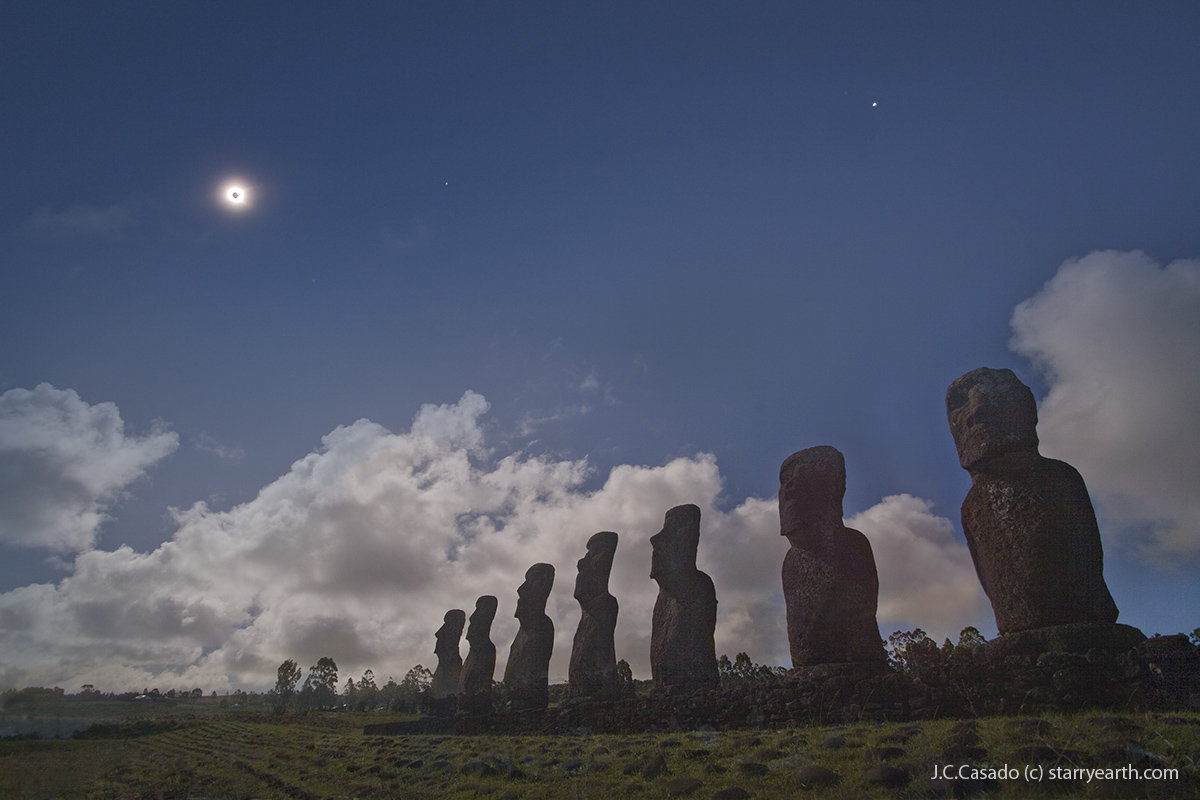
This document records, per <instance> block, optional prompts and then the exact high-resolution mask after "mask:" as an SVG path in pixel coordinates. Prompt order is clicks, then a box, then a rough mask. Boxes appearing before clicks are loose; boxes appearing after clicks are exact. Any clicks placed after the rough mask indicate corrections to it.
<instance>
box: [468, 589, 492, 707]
mask: <svg viewBox="0 0 1200 800" xmlns="http://www.w3.org/2000/svg"><path fill="white" fill-rule="evenodd" d="M498 605H499V601H498V600H497V599H496V598H495V597H493V596H492V595H490V594H485V595H483V596H481V597H480V598H479V599H478V600H476V601H475V613H473V614H471V620H470V625H468V626H467V643H468V644H470V646H471V649H470V650H468V651H467V660H466V661H465V662H464V663H463V668H462V676H461V680H460V681H459V685H458V693H459V699H458V709H459V711H462V712H464V713H467V714H487V713H489V712H490V711H491V710H492V680H493V679H494V677H495V674H496V645H494V644H492V640H491V631H492V620H494V619H495V618H496V608H497V606H498Z"/></svg>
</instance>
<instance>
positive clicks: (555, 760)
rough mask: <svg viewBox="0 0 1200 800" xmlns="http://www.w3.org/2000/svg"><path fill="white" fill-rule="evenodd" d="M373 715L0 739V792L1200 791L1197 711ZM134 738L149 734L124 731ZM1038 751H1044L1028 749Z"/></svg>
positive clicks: (843, 794)
mask: <svg viewBox="0 0 1200 800" xmlns="http://www.w3.org/2000/svg"><path fill="white" fill-rule="evenodd" d="M368 719H369V720H370V721H380V717H379V715H369V716H367V715H357V714H337V715H310V716H309V717H307V718H304V719H301V720H297V721H293V722H284V723H280V722H272V721H269V720H268V719H266V718H258V719H254V718H249V717H247V718H241V719H239V718H234V717H216V718H208V719H193V720H184V721H181V722H179V723H178V724H171V723H170V722H162V723H160V724H158V725H157V726H155V728H156V729H153V732H149V733H147V732H146V730H147V728H148V727H150V726H147V725H146V724H145V723H143V724H142V727H141V728H140V729H129V728H125V729H116V730H112V731H109V733H110V734H111V735H112V736H113V737H114V738H98V739H77V740H42V741H19V740H7V741H0V797H5V798H48V797H55V798H131V797H145V798H155V797H161V798H176V797H177V798H201V797H207V798H226V797H229V798H239V797H240V798H249V797H258V798H264V800H265V798H282V797H301V798H303V797H317V798H339V797H347V798H349V797H357V798H390V797H396V798H400V797H403V798H411V797H450V798H467V797H472V798H473V797H492V798H505V799H506V800H516V798H564V797H567V798H573V797H578V798H611V797H651V798H657V797H671V796H689V797H696V798H712V797H714V796H718V797H720V796H722V795H720V794H719V793H720V792H722V791H726V792H727V795H726V796H728V797H759V798H775V797H793V796H804V797H813V798H869V797H929V796H952V795H950V794H944V792H946V791H949V790H950V789H951V788H952V787H946V786H938V785H936V784H931V782H930V780H929V778H930V775H931V774H932V772H933V769H934V765H935V764H943V763H952V764H955V765H957V764H964V763H968V764H973V765H991V766H1001V765H1003V764H1005V763H1007V764H1009V765H1010V766H1016V767H1018V768H1021V767H1024V765H1025V764H1028V763H1032V761H1034V760H1036V759H1037V758H1043V759H1059V760H1060V761H1061V763H1062V764H1070V763H1077V764H1085V765H1091V766H1096V765H1099V764H1101V763H1104V764H1111V765H1114V766H1116V765H1123V764H1125V763H1138V762H1139V761H1140V762H1141V764H1142V765H1143V766H1145V765H1148V764H1153V763H1158V764H1163V765H1167V766H1171V767H1177V768H1179V769H1180V771H1181V778H1180V779H1179V780H1175V781H1165V780H1163V781H1154V782H1142V783H1137V784H1128V783H1126V784H1120V785H1118V784H1115V783H1112V782H1107V781H1097V782H1093V783H1092V784H1090V785H1089V784H1082V783H1062V782H1059V783H1053V784H1052V783H1049V782H1044V783H1041V784H1030V783H1026V782H1025V781H1024V780H1014V781H1001V782H999V783H992V784H979V785H976V786H974V787H973V788H975V789H978V790H985V791H987V792H989V793H993V792H1000V793H1001V794H1000V796H1004V797H1050V796H1063V797H1091V796H1095V797H1114V796H1120V797H1125V796H1131V797H1144V796H1150V797H1200V768H1198V766H1197V760H1198V759H1200V715H1196V714H1121V715H1112V714H1103V715H1075V716H1047V717H1043V718H1036V719H1034V718H989V719H982V720H978V721H976V722H968V723H962V722H955V721H935V722H926V723H912V724H909V723H896V724H859V725H847V726H825V727H811V728H794V729H787V730H780V731H734V732H727V733H712V732H708V733H705V732H688V733H677V734H630V735H596V736H591V735H580V736H563V737H537V736H529V737H503V736H462V737H452V736H411V737H381V736H364V735H363V734H362V733H361V724H362V723H363V722H364V721H366V720H368ZM130 733H139V734H140V735H135V736H129V737H128V738H120V737H121V736H122V735H127V734H130ZM1031 747H1032V748H1040V750H1038V751H1035V752H1029V751H1025V752H1022V748H1031ZM954 748H958V749H957V750H955V749H954ZM970 748H975V749H973V750H972V749H970ZM660 756H661V760H660V759H659V757H660ZM814 764H817V765H820V766H823V767H826V768H828V769H829V770H832V771H833V772H834V773H836V774H837V776H838V781H837V783H836V784H834V785H832V786H827V787H823V788H815V789H804V788H803V787H802V786H801V784H800V783H799V782H798V781H797V773H798V772H800V770H801V769H802V768H803V767H806V766H810V765H814ZM879 765H886V766H889V767H895V768H897V769H901V770H905V771H906V772H907V773H908V774H909V775H910V776H911V778H910V780H909V782H908V783H907V784H906V785H905V786H903V787H900V788H894V789H888V788H883V787H880V786H876V785H873V784H871V783H870V782H869V777H870V774H871V771H872V768H873V767H878V766H879ZM663 767H665V771H662V772H661V773H659V774H656V772H657V771H658V769H659V768H663ZM965 786H966V785H965V784H960V785H959V789H960V790H961V789H962V788H965ZM689 788H690V792H688V790H689ZM737 789H741V790H742V791H744V792H745V793H746V794H740V793H738V792H737V791H736V790H737ZM731 790H732V791H731ZM679 792H688V793H687V794H679Z"/></svg>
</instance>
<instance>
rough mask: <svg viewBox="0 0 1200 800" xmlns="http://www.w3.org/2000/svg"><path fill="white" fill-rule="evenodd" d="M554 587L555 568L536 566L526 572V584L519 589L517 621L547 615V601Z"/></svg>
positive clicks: (547, 565)
mask: <svg viewBox="0 0 1200 800" xmlns="http://www.w3.org/2000/svg"><path fill="white" fill-rule="evenodd" d="M553 587H554V567H552V566H550V565H549V564H534V565H533V566H532V567H530V568H529V569H528V570H526V572H525V582H524V583H522V584H521V585H520V586H519V587H518V588H517V613H515V614H513V616H514V617H516V618H517V619H521V620H524V619H529V618H533V617H541V616H545V614H546V600H547V599H548V598H549V597H550V590H551V589H552V588H553Z"/></svg>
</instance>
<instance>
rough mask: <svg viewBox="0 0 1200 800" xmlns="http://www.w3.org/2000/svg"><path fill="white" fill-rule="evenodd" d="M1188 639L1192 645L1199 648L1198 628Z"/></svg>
mask: <svg viewBox="0 0 1200 800" xmlns="http://www.w3.org/2000/svg"><path fill="white" fill-rule="evenodd" d="M1188 638H1189V639H1191V640H1192V644H1194V645H1196V646H1197V647H1200V628H1196V629H1195V630H1194V631H1192V635H1191V636H1189V637H1188Z"/></svg>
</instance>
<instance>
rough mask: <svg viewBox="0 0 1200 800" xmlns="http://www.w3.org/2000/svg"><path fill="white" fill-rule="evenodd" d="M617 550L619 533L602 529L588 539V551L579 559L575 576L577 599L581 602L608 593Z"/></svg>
mask: <svg viewBox="0 0 1200 800" xmlns="http://www.w3.org/2000/svg"><path fill="white" fill-rule="evenodd" d="M616 552H617V534H615V533H613V532H612V531H601V532H600V533H597V534H595V535H593V536H592V538H590V539H588V543H587V553H585V554H584V556H583V558H581V559H579V561H578V563H576V565H575V566H576V567H577V568H578V569H579V574H578V575H576V577H575V599H576V600H578V601H579V602H581V603H585V602H587V601H589V600H593V599H595V598H597V597H602V596H604V595H606V594H608V575H609V573H610V572H612V563H613V556H614V555H615V554H616Z"/></svg>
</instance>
